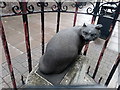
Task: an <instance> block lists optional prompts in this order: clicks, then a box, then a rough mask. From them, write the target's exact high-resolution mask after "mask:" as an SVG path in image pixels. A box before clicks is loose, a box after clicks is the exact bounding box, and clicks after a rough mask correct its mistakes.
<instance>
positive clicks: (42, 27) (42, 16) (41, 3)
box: [40, 2, 45, 55]
mask: <svg viewBox="0 0 120 90" xmlns="http://www.w3.org/2000/svg"><path fill="white" fill-rule="evenodd" d="M44 4H45V3H44V2H40V5H41V11H42V12H41V33H42V55H43V54H44V43H45V42H44Z"/></svg>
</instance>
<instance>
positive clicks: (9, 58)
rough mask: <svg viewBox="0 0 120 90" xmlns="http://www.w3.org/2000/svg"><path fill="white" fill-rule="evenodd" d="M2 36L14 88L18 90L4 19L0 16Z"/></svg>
mask: <svg viewBox="0 0 120 90" xmlns="http://www.w3.org/2000/svg"><path fill="white" fill-rule="evenodd" d="M0 36H1V39H2V44H3V48H4V52H5V57H6V60H7V64H8V68H9V71H10V76H11V80H12V84H13V88H14V90H17V87H16V80H15V76H14V71H13V66H12V63H11V57H10V54H9V49H8V44H7V40H6V36H5V32H4V28H3V24H2V21H1V17H0Z"/></svg>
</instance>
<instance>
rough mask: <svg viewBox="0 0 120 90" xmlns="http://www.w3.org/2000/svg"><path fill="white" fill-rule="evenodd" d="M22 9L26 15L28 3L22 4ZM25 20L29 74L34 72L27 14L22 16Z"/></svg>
mask: <svg viewBox="0 0 120 90" xmlns="http://www.w3.org/2000/svg"><path fill="white" fill-rule="evenodd" d="M20 5H21V9H22V12H23V13H26V11H27V6H26V5H27V3H26V2H20ZM22 18H23V25H24V32H25V41H26V50H27V58H28V68H29V72H31V71H32V60H31V48H30V41H29V40H30V39H29V26H28V18H27V14H23V15H22Z"/></svg>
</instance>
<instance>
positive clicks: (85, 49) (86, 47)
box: [83, 2, 100, 55]
mask: <svg viewBox="0 0 120 90" xmlns="http://www.w3.org/2000/svg"><path fill="white" fill-rule="evenodd" d="M99 5H100V2H97V3H96V6H95V8H94V10H93V12H94V14H95V15H97V13H98V12H99V8H98V7H99ZM95 15H93V17H92V20H91V24H94V23H95V20H96V16H95ZM88 47H89V44H86V45H85V48H84V52H83V55H86V54H87V51H88Z"/></svg>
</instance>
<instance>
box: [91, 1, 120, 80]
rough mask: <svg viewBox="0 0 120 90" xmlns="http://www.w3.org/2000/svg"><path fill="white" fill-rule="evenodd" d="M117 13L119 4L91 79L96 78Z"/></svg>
mask: <svg viewBox="0 0 120 90" xmlns="http://www.w3.org/2000/svg"><path fill="white" fill-rule="evenodd" d="M119 11H120V3H119V5H118V6H117V9H116V11H115V16H114V19H113V21H112V24H111V27H110V30H109V31H110V34H109V36H108V38H107V39H106V41H105V43H104V45H103V48H102V51H101V53H100V56H99V59H98V62H97V65H96V67H95V71H94V73H93V79H94V78H95V76H96V74H97V71H98V68H99V65H100V62H101V60H102V57H103V54H104V51H105V49H106V47H107V44H108V42H109V40H110V37H111V35H112V32H113V29H114V26H115V23H116V19H117V18H118V16H119Z"/></svg>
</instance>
